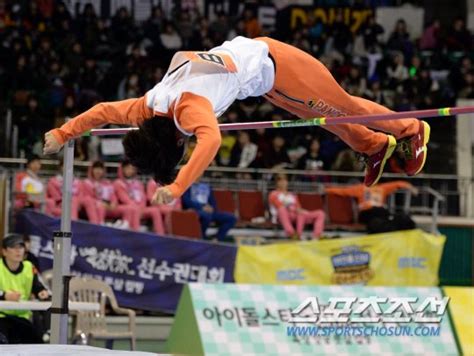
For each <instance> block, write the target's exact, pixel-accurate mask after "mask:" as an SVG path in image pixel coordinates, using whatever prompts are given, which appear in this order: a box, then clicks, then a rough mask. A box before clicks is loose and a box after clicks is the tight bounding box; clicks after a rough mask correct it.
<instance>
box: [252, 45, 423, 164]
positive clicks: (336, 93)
mask: <svg viewBox="0 0 474 356" xmlns="http://www.w3.org/2000/svg"><path fill="white" fill-rule="evenodd" d="M258 40H261V41H264V42H265V43H267V44H268V46H269V48H270V54H271V55H272V57H273V59H274V61H275V64H276V74H275V83H274V85H273V88H272V90H271V91H270V92H269V93H267V94H266V95H265V97H266V99H268V100H269V101H270V102H272V103H273V104H274V105H276V106H278V107H281V108H283V109H285V110H287V111H289V112H291V113H293V114H295V115H297V116H298V117H300V118H302V119H310V118H313V117H322V116H327V117H336V116H346V115H366V114H380V113H389V112H392V111H391V110H389V109H387V108H386V107H384V106H382V105H379V104H377V103H374V102H372V101H370V100H366V99H363V98H359V97H355V96H351V95H349V94H348V93H347V92H346V91H344V89H342V88H341V87H340V86H339V84H338V83H337V82H336V80H335V79H334V77H333V76H332V75H331V73H330V72H329V70H328V69H327V68H326V67H325V66H324V65H323V64H322V63H321V62H320V61H318V60H317V59H316V58H314V57H312V56H311V55H309V54H308V53H306V52H303V51H301V50H299V49H298V48H296V47H293V46H290V45H288V44H286V43H283V42H279V41H276V40H273V39H271V38H268V37H260V38H258ZM322 127H323V128H324V129H326V130H328V131H330V132H332V133H334V134H335V135H337V136H339V137H340V138H341V139H342V140H343V141H344V142H345V143H347V144H348V145H349V146H350V147H351V148H352V149H353V150H354V151H357V152H361V153H365V154H368V155H372V154H374V153H377V152H379V151H380V150H381V149H382V148H383V147H384V145H385V144H386V143H387V136H386V134H384V133H382V132H375V131H372V130H371V129H370V128H372V129H376V130H379V131H383V132H386V133H390V134H392V135H394V136H395V138H397V139H399V138H403V137H407V136H412V135H415V134H416V133H417V132H418V127H419V124H418V120H417V119H401V120H382V121H374V122H371V123H369V124H366V126H363V125H360V124H340V125H329V126H322ZM369 127H370V128H369Z"/></svg>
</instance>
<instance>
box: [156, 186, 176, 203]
mask: <svg viewBox="0 0 474 356" xmlns="http://www.w3.org/2000/svg"><path fill="white" fill-rule="evenodd" d="M173 200H174V197H173V194H172V193H171V191H170V190H169V189H168V188H166V187H161V188H158V189H157V190H156V192H155V194H154V195H153V199H152V200H151V202H152V204H169V203H171V202H172V201H173Z"/></svg>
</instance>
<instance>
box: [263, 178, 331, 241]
mask: <svg viewBox="0 0 474 356" xmlns="http://www.w3.org/2000/svg"><path fill="white" fill-rule="evenodd" d="M268 200H269V205H270V212H271V213H272V216H273V218H274V220H275V221H276V220H277V218H278V221H279V222H280V223H281V224H282V225H283V228H284V229H285V232H286V234H287V235H288V236H289V237H291V238H301V236H302V234H303V229H304V226H305V224H306V223H313V238H314V239H317V238H319V237H320V236H321V234H322V232H323V230H324V219H325V214H324V212H323V211H322V210H312V211H308V210H304V209H302V208H301V204H300V202H299V200H298V196H297V195H296V194H294V193H290V192H288V179H287V178H286V175H284V174H279V175H278V176H277V178H276V190H274V191H272V192H271V193H270V195H269V197H268ZM295 221H296V231H295V228H294V226H293V224H292V222H295Z"/></svg>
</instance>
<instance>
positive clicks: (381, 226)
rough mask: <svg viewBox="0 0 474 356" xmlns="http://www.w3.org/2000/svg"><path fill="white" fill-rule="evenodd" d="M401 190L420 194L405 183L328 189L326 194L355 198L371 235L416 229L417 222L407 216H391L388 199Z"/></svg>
mask: <svg viewBox="0 0 474 356" xmlns="http://www.w3.org/2000/svg"><path fill="white" fill-rule="evenodd" d="M399 189H408V190H410V191H411V192H412V193H413V194H415V195H416V194H418V189H416V188H415V187H414V186H413V185H411V184H410V183H408V182H404V181H394V182H389V183H381V184H376V185H374V186H372V187H366V186H365V185H364V184H356V185H350V186H345V187H328V188H326V193H328V194H335V195H339V196H344V197H353V198H355V199H357V201H358V204H359V222H361V223H363V224H365V225H366V227H367V232H368V233H369V234H375V233H380V232H387V231H398V230H409V229H414V228H415V227H416V226H415V222H414V221H413V220H412V219H411V218H410V217H409V216H408V215H405V214H395V215H391V214H390V212H389V211H388V209H387V207H386V205H385V204H386V201H387V197H388V196H389V195H390V194H392V193H394V192H396V191H397V190H399Z"/></svg>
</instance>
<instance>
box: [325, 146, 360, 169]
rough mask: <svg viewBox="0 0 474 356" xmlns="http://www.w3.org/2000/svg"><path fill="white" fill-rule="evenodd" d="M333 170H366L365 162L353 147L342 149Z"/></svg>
mask: <svg viewBox="0 0 474 356" xmlns="http://www.w3.org/2000/svg"><path fill="white" fill-rule="evenodd" d="M331 170H332V171H342V172H361V171H363V170H364V163H363V162H362V161H360V160H359V159H358V158H357V154H356V153H355V152H354V151H352V150H351V149H345V150H342V151H340V152H339V153H338V154H337V156H336V159H335V160H334V162H333V164H332V166H331Z"/></svg>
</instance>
